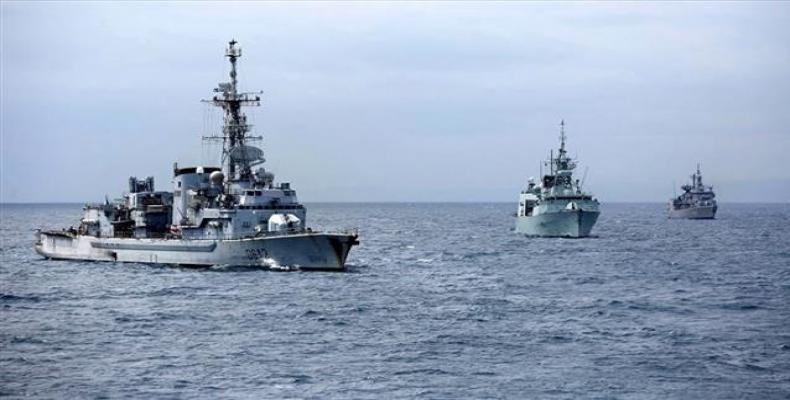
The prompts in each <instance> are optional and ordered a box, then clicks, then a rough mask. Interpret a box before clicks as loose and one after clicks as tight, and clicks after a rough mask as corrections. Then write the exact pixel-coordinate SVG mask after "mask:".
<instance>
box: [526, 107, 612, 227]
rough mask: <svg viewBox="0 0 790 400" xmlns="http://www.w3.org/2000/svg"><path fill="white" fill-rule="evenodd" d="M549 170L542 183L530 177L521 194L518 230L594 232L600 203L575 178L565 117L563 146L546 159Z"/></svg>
mask: <svg viewBox="0 0 790 400" xmlns="http://www.w3.org/2000/svg"><path fill="white" fill-rule="evenodd" d="M545 164H546V166H547V167H548V168H549V172H548V174H546V175H543V177H542V178H541V181H540V183H538V184H535V182H534V179H533V178H529V182H528V186H527V189H526V190H523V191H522V192H521V193H520V194H519V203H518V213H517V214H516V232H517V233H521V234H526V235H529V236H544V237H571V238H579V237H585V236H589V235H590V231H592V228H593V225H595V222H596V221H597V220H598V215H599V214H600V211H599V203H598V200H596V199H595V198H593V195H592V194H591V193H587V192H584V191H582V183H580V182H579V180H578V179H577V180H574V179H573V170H574V169H575V168H576V162H575V161H574V160H573V159H572V158H571V157H569V156H568V154H567V151H566V150H565V121H562V122H561V123H560V148H559V151H558V152H557V156H556V157H554V152H553V151H552V153H551V155H550V156H549V160H548V161H547V162H546V163H545Z"/></svg>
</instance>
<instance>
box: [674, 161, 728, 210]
mask: <svg viewBox="0 0 790 400" xmlns="http://www.w3.org/2000/svg"><path fill="white" fill-rule="evenodd" d="M681 189H683V194H681V195H680V196H677V197H675V198H674V199H672V200H670V202H669V218H678V219H713V218H716V210H718V208H719V206H718V204H717V203H716V194H715V193H713V186H705V185H703V184H702V173H701V172H700V170H699V164H697V172H695V173H693V174H691V184H685V185H683V186H681Z"/></svg>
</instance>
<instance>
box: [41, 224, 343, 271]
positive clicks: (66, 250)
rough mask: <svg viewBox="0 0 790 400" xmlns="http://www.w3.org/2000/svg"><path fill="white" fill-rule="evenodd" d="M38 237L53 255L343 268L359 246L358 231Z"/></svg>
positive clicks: (190, 263) (46, 253)
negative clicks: (231, 236) (250, 235)
mask: <svg viewBox="0 0 790 400" xmlns="http://www.w3.org/2000/svg"><path fill="white" fill-rule="evenodd" d="M37 235H38V240H37V242H36V246H35V249H36V252H37V253H38V254H40V255H42V256H44V257H46V258H51V259H63V260H89V261H111V262H134V263H155V264H172V265H185V266H213V265H234V266H259V267H266V268H273V269H286V268H294V269H300V270H331V271H342V270H344V269H345V264H346V257H347V256H348V252H349V250H351V247H352V246H354V245H356V244H358V241H357V235H356V234H350V233H317V232H306V233H295V234H284V235H277V236H266V237H255V238H245V239H227V240H182V239H133V238H98V237H94V236H85V235H75V234H71V233H68V232H58V231H54V232H38V234H37Z"/></svg>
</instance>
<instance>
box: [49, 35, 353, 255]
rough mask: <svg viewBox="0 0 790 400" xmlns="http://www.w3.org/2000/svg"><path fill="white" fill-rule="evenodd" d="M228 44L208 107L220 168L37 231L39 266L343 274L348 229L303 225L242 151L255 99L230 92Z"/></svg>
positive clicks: (176, 177)
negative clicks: (212, 110) (221, 79)
mask: <svg viewBox="0 0 790 400" xmlns="http://www.w3.org/2000/svg"><path fill="white" fill-rule="evenodd" d="M236 44H237V42H236V41H235V40H232V41H230V43H229V46H228V48H227V50H226V53H225V56H226V57H227V58H228V59H229V60H230V82H227V83H220V84H219V86H218V87H217V88H216V89H214V92H215V93H217V95H215V96H214V97H213V98H212V99H211V100H204V101H206V102H208V103H211V104H213V105H215V106H217V107H220V108H221V109H222V110H223V112H224V126H223V129H222V133H221V134H218V135H215V136H209V137H204V140H210V141H220V142H222V167H215V166H192V167H179V166H178V164H174V166H173V191H172V192H169V191H156V190H155V188H154V178H153V177H148V178H146V179H137V178H135V177H131V178H129V192H128V193H126V194H124V196H123V198H122V199H119V200H116V201H113V202H110V201H109V200H106V199H105V202H104V203H103V204H88V205H86V206H85V208H84V215H83V217H82V219H81V221H80V225H79V227H78V228H69V229H67V230H66V229H64V230H60V231H58V230H55V231H43V230H39V231H38V232H37V240H36V243H35V249H36V251H37V252H38V253H39V254H41V255H43V256H44V257H47V258H52V259H67V260H95V261H118V262H140V263H160V264H176V265H192V266H212V265H240V266H262V267H270V268H299V269H321V270H343V269H344V268H345V263H346V257H347V256H348V253H349V251H350V250H351V247H352V246H354V245H356V244H358V243H359V242H358V240H357V233H356V231H354V230H352V231H343V232H319V231H316V230H312V229H311V228H308V227H306V218H305V217H306V213H307V212H306V209H305V207H304V206H303V205H302V204H300V203H299V202H298V201H297V198H296V192H295V191H294V190H293V189H292V188H291V186H290V184H289V183H279V184H275V182H274V174H272V173H271V172H269V171H267V170H265V169H264V168H262V167H261V166H260V165H261V164H263V162H264V161H265V160H264V158H263V151H262V150H261V149H260V148H258V147H255V146H252V145H250V144H248V143H249V142H250V141H252V140H261V137H260V136H258V137H253V136H250V135H249V131H250V129H251V125H250V124H248V123H247V117H246V116H245V115H244V113H243V112H242V111H241V108H242V106H259V105H260V96H259V94H260V92H257V93H240V92H239V91H237V79H236V62H237V60H238V58H239V57H241V49H240V48H239V47H237V46H236Z"/></svg>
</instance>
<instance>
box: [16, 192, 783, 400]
mask: <svg viewBox="0 0 790 400" xmlns="http://www.w3.org/2000/svg"><path fill="white" fill-rule="evenodd" d="M307 206H308V210H309V213H308V223H309V224H310V225H311V226H314V227H317V228H325V229H329V228H347V227H357V228H359V231H360V241H361V244H360V245H359V246H358V247H355V248H354V249H353V250H352V252H351V255H350V257H349V260H348V264H349V268H348V271H347V272H306V271H290V272H283V271H272V270H264V269H258V268H242V267H233V266H219V267H214V268H204V269H195V268H177V267H171V266H166V265H146V264H120V263H108V262H69V261H52V260H45V259H43V258H42V257H40V256H38V255H37V254H36V253H35V252H34V251H33V240H34V236H33V235H34V229H36V228H40V227H43V228H58V229H59V228H62V227H68V226H70V225H75V224H76V223H77V221H78V219H79V217H80V214H81V205H79V204H37V205H20V204H16V205H10V204H5V205H2V206H1V207H0V217H1V218H0V239H1V240H2V242H1V243H0V247H1V248H0V251H2V258H1V261H2V266H0V296H1V297H0V310H1V311H0V312H1V314H0V315H2V319H1V320H0V396H3V397H9V398H47V399H49V398H52V399H72V398H78V399H82V398H88V399H103V398H111V399H115V398H138V399H140V398H141V399H180V398H185V399H218V398H219V399H235V398H239V399H414V398H425V399H460V398H464V399H467V398H469V399H489V398H490V399H500V398H503V399H532V398H535V399H587V398H589V399H788V398H790V205H788V204H727V203H722V204H720V207H719V213H718V215H717V218H716V219H715V220H707V221H688V220H669V219H667V217H666V207H665V205H664V204H659V203H652V204H650V203H645V204H618V203H605V204H603V205H602V214H601V217H600V219H599V221H598V223H597V225H596V226H595V228H594V229H593V233H594V235H595V236H594V237H591V238H584V239H541V238H528V237H523V236H519V235H517V234H516V233H514V232H513V225H514V216H513V215H514V213H515V211H516V210H515V203H414V204H410V203H382V204H373V203H359V204H354V203H345V204H330V203H326V204H321V203H316V204H308V205H307Z"/></svg>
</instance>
